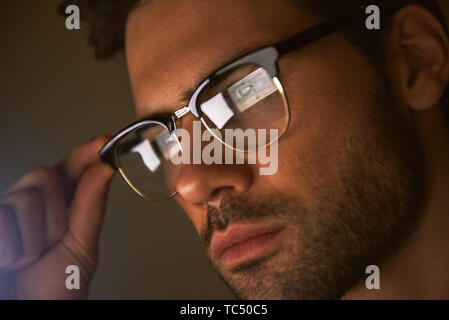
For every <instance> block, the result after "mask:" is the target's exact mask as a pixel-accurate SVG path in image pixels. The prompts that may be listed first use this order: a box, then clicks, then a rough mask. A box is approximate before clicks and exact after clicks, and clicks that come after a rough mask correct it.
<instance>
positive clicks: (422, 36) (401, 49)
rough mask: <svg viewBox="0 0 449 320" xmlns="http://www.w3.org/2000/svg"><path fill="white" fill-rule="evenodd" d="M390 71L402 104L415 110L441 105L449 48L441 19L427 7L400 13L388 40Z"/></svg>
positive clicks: (404, 9)
mask: <svg viewBox="0 0 449 320" xmlns="http://www.w3.org/2000/svg"><path fill="white" fill-rule="evenodd" d="M387 42H388V47H389V48H390V50H389V51H388V57H387V59H388V62H389V66H390V68H389V70H390V72H392V73H393V74H391V76H392V78H393V80H394V81H393V87H394V88H395V90H396V93H397V95H398V98H399V99H400V101H402V102H404V103H405V104H407V105H408V107H410V108H412V109H414V110H424V109H428V108H432V107H434V106H435V105H437V104H438V102H439V100H440V99H441V96H442V94H443V91H444V89H445V87H446V85H447V82H448V79H449V60H448V59H449V45H448V39H447V35H446V33H445V31H444V29H443V27H442V26H441V24H440V22H439V21H438V19H437V18H436V17H435V16H434V15H433V14H432V13H430V12H429V11H428V10H427V9H425V8H424V7H421V6H418V5H409V6H406V7H404V8H402V9H401V10H400V11H398V12H397V13H396V14H395V16H394V18H393V22H392V26H391V32H390V33H389V36H388V39H387Z"/></svg>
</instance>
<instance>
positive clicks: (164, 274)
mask: <svg viewBox="0 0 449 320" xmlns="http://www.w3.org/2000/svg"><path fill="white" fill-rule="evenodd" d="M57 5H58V1H57V0H38V1H36V0H20V1H3V2H2V9H1V10H0V21H1V26H2V28H0V34H1V41H2V44H1V50H0V57H1V60H0V61H1V76H0V88H1V89H0V90H1V94H0V150H1V151H0V168H1V169H0V192H2V191H3V190H5V189H6V188H7V187H8V186H9V185H10V184H12V183H13V182H14V181H16V180H17V179H18V178H20V177H21V176H22V175H23V174H25V173H26V172H28V171H29V170H31V169H32V168H34V167H36V166H38V165H41V164H45V165H53V164H54V163H56V162H57V161H58V160H59V159H61V158H63V157H64V155H65V154H67V153H68V152H69V151H70V150H71V149H73V148H74V147H75V146H76V145H78V144H79V143H81V142H83V141H84V140H87V139H89V138H91V137H93V136H96V135H100V134H103V133H111V134H113V133H115V131H116V130H119V129H121V128H122V127H124V126H126V125H128V124H129V123H130V122H132V121H134V120H135V115H134V109H133V102H132V98H131V91H130V87H129V83H128V76H127V72H126V66H125V61H124V57H123V54H119V55H117V56H116V57H115V58H113V59H112V60H106V61H96V60H95V59H94V58H93V50H92V49H91V48H90V47H89V46H88V45H87V37H88V29H87V26H86V25H85V24H82V25H81V29H80V30H67V29H66V28H65V18H64V17H63V16H60V15H58V14H57ZM90 298H91V299H232V298H233V296H232V295H231V293H230V291H229V290H228V289H227V287H226V286H225V284H224V283H223V282H222V281H221V280H220V278H219V277H218V276H217V275H216V274H215V271H214V270H213V269H212V267H210V265H209V263H208V261H207V258H206V256H205V254H204V253H203V251H202V247H201V245H200V241H199V238H198V236H197V234H196V231H195V230H194V228H193V225H192V224H191V223H190V221H189V220H188V219H187V217H186V216H185V214H184V213H183V212H182V211H181V210H180V209H179V208H178V206H177V205H176V203H175V202H174V200H171V201H168V202H167V203H161V204H158V205H155V204H153V203H151V202H149V201H146V200H144V199H141V198H140V197H139V196H138V195H137V194H135V193H134V191H132V190H131V188H129V187H128V186H127V185H126V183H125V182H124V181H122V179H121V177H120V176H116V177H115V178H114V181H113V183H112V185H111V192H110V195H109V201H108V207H107V212H106V218H105V223H104V226H103V231H102V235H101V243H100V260H99V266H98V269H97V272H96V274H95V277H94V280H93V283H92V287H91V291H90Z"/></svg>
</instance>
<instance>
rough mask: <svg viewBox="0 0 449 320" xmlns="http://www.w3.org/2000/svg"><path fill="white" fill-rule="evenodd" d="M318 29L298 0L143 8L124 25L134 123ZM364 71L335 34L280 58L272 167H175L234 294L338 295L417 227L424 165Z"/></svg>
mask: <svg viewBox="0 0 449 320" xmlns="http://www.w3.org/2000/svg"><path fill="white" fill-rule="evenodd" d="M318 22H319V19H316V18H314V17H313V16H311V15H310V14H307V13H306V12H304V11H301V10H299V9H298V8H297V6H296V5H295V4H294V1H271V0H262V1H260V0H257V1H256V0H244V1H242V0H227V1H210V0H189V1H182V0H153V1H151V2H150V3H148V4H147V5H144V6H142V7H140V8H138V9H136V10H135V11H133V12H132V13H131V15H130V17H129V21H128V25H127V30H126V57H127V63H128V68H129V74H130V79H131V85H132V89H133V93H134V98H135V102H136V107H137V114H138V116H139V117H146V116H149V115H151V114H153V113H160V112H164V113H167V114H170V113H172V112H174V111H175V110H176V109H178V108H179V107H181V106H183V105H185V104H186V103H187V102H188V101H187V100H186V97H185V92H188V91H190V90H192V89H194V88H195V86H197V85H198V84H199V82H200V81H201V80H202V79H203V78H204V77H205V76H207V74H209V73H210V72H212V71H213V70H215V69H217V68H219V67H220V66H222V65H223V64H225V63H227V62H229V61H230V60H232V59H233V58H236V57H237V56H239V55H241V54H242V53H245V52H249V51H251V50H255V49H258V48H260V47H263V46H265V45H270V44H272V43H275V42H277V41H280V40H283V39H285V38H287V37H289V36H291V35H293V34H295V33H298V32H299V31H301V30H305V29H306V28H308V27H310V26H313V25H315V24H317V23H318ZM373 70H374V68H372V67H371V65H370V64H369V62H368V61H367V59H366V58H365V57H364V55H362V54H361V53H360V52H359V51H358V50H357V49H356V48H355V47H354V46H353V45H351V44H350V43H349V42H348V41H347V40H346V39H345V38H344V37H343V36H342V34H341V33H335V34H333V35H331V36H329V37H327V38H324V39H321V40H319V41H316V42H315V43H313V44H311V45H308V46H307V47H304V48H302V49H300V50H297V51H294V52H292V53H290V54H288V55H286V56H285V57H283V58H281V59H280V61H279V78H280V81H281V82H282V84H283V87H284V89H285V92H286V95H287V99H288V102H289V107H290V114H291V122H290V127H289V129H288V131H287V132H286V133H285V135H284V136H282V137H281V139H280V141H279V146H278V148H279V151H278V154H279V160H278V162H279V164H278V171H277V173H276V174H274V175H272V176H261V175H259V165H258V164H255V165H249V164H242V165H218V164H217V165H203V164H201V165H182V166H181V167H180V168H178V170H177V172H176V177H175V184H176V188H177V191H178V192H179V195H178V196H177V197H176V200H177V201H178V203H179V205H180V206H181V207H182V208H183V209H184V211H185V212H186V213H187V215H188V216H189V218H190V219H191V221H192V222H193V224H194V226H195V228H196V230H197V231H198V233H199V235H200V237H201V240H202V242H203V245H204V247H205V250H206V252H207V254H208V256H209V258H210V260H211V262H212V264H213V265H214V267H215V268H216V269H217V271H218V272H219V274H220V275H221V276H222V277H223V278H224V280H225V281H226V282H227V283H228V284H229V285H230V287H231V288H232V289H233V290H234V292H235V293H236V294H237V295H238V296H239V297H241V298H274V299H277V298H280V299H282V298H298V299H301V298H339V297H341V296H342V295H343V294H345V293H346V292H347V291H348V290H349V289H351V288H352V287H353V286H354V285H356V283H357V281H359V280H360V279H361V278H362V277H364V275H365V274H364V271H365V268H366V266H367V265H369V264H380V263H382V262H383V261H384V259H385V258H386V257H387V256H388V254H389V253H390V252H391V251H393V250H394V249H397V248H398V246H399V245H400V244H401V241H402V240H404V239H405V238H406V236H407V235H408V234H409V233H410V232H411V231H412V230H413V227H414V226H415V223H416V221H417V220H418V213H419V212H420V205H421V201H422V197H423V196H424V195H423V192H422V190H421V189H420V188H419V186H420V185H421V184H422V181H421V180H422V178H423V177H420V176H419V173H420V172H422V170H420V169H421V167H422V165H423V162H422V159H421V158H420V157H419V156H418V155H419V148H418V147H416V145H417V143H416V142H415V137H414V134H413V131H412V130H411V129H410V128H409V127H408V126H407V125H406V123H405V121H404V120H402V118H401V112H399V110H398V107H397V106H396V104H395V102H394V101H395V99H393V96H394V92H390V90H389V86H388V84H387V83H386V82H385V81H383V76H382V75H381V74H377V73H375V72H374V71H373ZM190 122H191V121H190ZM190 126H191V124H190ZM183 127H184V128H187V129H188V128H189V124H188V123H184V122H183ZM248 234H251V235H253V237H251V238H250V239H248V237H247V235H248ZM240 240H241V241H240ZM243 240H245V241H243ZM236 241H237V242H239V243H236ZM230 244H232V246H231V247H229V245H230Z"/></svg>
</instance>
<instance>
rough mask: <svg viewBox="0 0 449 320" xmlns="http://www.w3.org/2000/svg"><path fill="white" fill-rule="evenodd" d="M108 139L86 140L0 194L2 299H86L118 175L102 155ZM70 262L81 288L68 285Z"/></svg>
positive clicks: (0, 287) (0, 283)
mask: <svg viewBox="0 0 449 320" xmlns="http://www.w3.org/2000/svg"><path fill="white" fill-rule="evenodd" d="M108 139H109V137H108V136H102V137H98V138H96V139H94V140H91V141H88V142H85V143H83V144H82V145H80V146H78V147H77V148H76V149H75V150H73V151H72V152H71V153H70V154H69V155H68V156H67V157H66V158H65V159H64V160H62V161H61V162H60V163H58V164H57V165H56V166H55V167H54V168H49V167H39V168H37V169H35V170H33V171H31V172H29V173H28V174H26V175H25V176H24V177H22V178H21V179H20V180H19V181H17V182H16V183H15V184H14V185H13V186H12V187H10V188H9V189H8V190H7V191H6V192H5V193H4V194H2V195H0V298H3V299H82V298H87V293H88V286H89V283H90V281H91V279H92V276H93V273H94V271H95V267H96V264H97V251H98V238H99V234H100V229H101V225H102V222H103V215H104V210H105V204H106V198H107V193H108V188H109V182H110V181H111V179H112V177H113V176H114V170H113V169H112V168H110V167H109V166H108V165H105V164H103V163H101V161H100V159H99V157H98V155H97V153H98V151H99V149H100V148H101V146H103V144H104V143H106V142H107V140H108ZM67 213H68V214H67ZM69 265H76V266H78V267H79V270H80V289H79V290H76V289H75V290H69V289H67V288H66V278H67V277H68V276H69V274H66V273H65V272H66V268H67V266H69Z"/></svg>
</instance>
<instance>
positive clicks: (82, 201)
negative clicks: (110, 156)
mask: <svg viewBox="0 0 449 320" xmlns="http://www.w3.org/2000/svg"><path fill="white" fill-rule="evenodd" d="M114 174H115V171H114V170H113V169H112V168H111V167H110V166H108V165H106V164H104V163H101V162H97V163H95V164H93V165H91V166H90V167H89V168H88V169H87V170H86V172H85V173H84V175H83V176H82V178H81V180H80V182H79V184H78V186H77V188H76V191H75V195H74V197H73V202H72V206H71V208H70V217H69V229H70V231H71V233H72V235H73V237H74V238H75V239H77V240H78V241H79V242H80V243H81V244H82V245H83V246H84V247H85V249H86V250H88V251H90V252H93V253H95V252H96V249H97V243H98V237H99V233H100V230H101V225H102V222H103V216H104V211H105V206H106V200H107V194H108V190H109V183H110V181H111V179H112V177H113V176H114Z"/></svg>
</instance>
